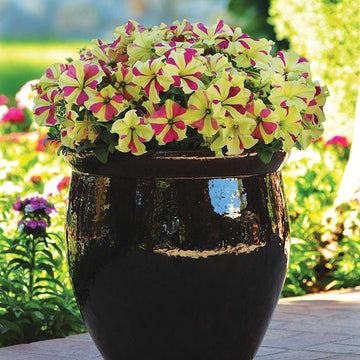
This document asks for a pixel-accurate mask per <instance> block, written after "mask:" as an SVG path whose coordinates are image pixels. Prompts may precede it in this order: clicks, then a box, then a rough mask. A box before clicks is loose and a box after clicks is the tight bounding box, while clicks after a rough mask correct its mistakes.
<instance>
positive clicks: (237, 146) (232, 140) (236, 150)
mask: <svg viewBox="0 0 360 360" xmlns="http://www.w3.org/2000/svg"><path fill="white" fill-rule="evenodd" d="M253 128H254V122H253V120H252V119H249V118H246V117H245V116H242V117H238V118H237V119H232V118H229V117H228V118H226V119H225V121H224V124H223V125H222V127H221V130H220V136H219V137H218V138H217V139H216V140H215V141H214V142H213V143H212V144H211V147H210V148H211V150H213V151H216V150H218V149H220V148H222V147H224V146H226V147H227V153H226V154H227V155H238V154H241V153H243V152H244V150H245V149H250V148H251V147H253V146H254V145H255V144H256V143H257V142H258V141H259V140H258V139H255V138H254V137H253V136H251V132H252V129H253Z"/></svg>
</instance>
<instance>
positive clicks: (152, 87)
mask: <svg viewBox="0 0 360 360" xmlns="http://www.w3.org/2000/svg"><path fill="white" fill-rule="evenodd" d="M164 67H165V65H164V63H163V62H162V59H161V58H158V59H151V60H149V61H146V62H144V63H142V62H141V61H138V62H137V63H136V64H135V65H134V67H133V74H134V78H133V82H134V83H135V84H137V85H139V86H141V87H142V88H143V89H144V91H145V93H146V95H147V96H148V97H149V99H150V100H151V101H153V102H154V103H157V102H160V97H159V93H160V91H167V90H169V87H170V85H171V84H172V83H173V80H172V79H171V77H170V76H169V75H167V74H164Z"/></svg>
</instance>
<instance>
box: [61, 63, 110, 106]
mask: <svg viewBox="0 0 360 360" xmlns="http://www.w3.org/2000/svg"><path fill="white" fill-rule="evenodd" d="M103 76H104V72H103V71H102V70H101V69H100V67H99V66H98V65H92V64H89V63H87V62H84V61H73V62H72V63H70V65H69V68H68V70H67V71H65V72H64V73H63V74H62V75H61V76H60V79H59V84H60V87H61V88H62V90H63V92H64V98H65V100H66V102H68V103H76V104H77V105H82V104H84V102H85V101H87V100H89V99H90V98H91V97H93V96H95V95H96V94H97V89H96V86H97V84H98V83H100V81H101V80H102V77H103Z"/></svg>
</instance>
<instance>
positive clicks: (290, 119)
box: [275, 106, 302, 151]
mask: <svg viewBox="0 0 360 360" xmlns="http://www.w3.org/2000/svg"><path fill="white" fill-rule="evenodd" d="M277 114H278V119H279V128H278V131H277V132H276V135H275V137H276V138H278V139H281V140H282V141H283V149H284V150H285V151H290V150H291V148H292V147H293V146H294V145H295V143H296V138H297V136H298V135H299V134H300V132H301V130H302V125H301V114H300V112H299V110H298V109H297V108H296V107H295V106H290V107H288V108H277Z"/></svg>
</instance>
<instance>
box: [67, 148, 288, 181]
mask: <svg viewBox="0 0 360 360" xmlns="http://www.w3.org/2000/svg"><path fill="white" fill-rule="evenodd" d="M288 156H289V153H287V152H285V151H277V152H275V153H274V154H273V156H272V159H271V160H270V162H269V163H268V164H264V163H263V162H262V161H261V159H260V157H259V155H258V154H257V153H256V152H247V153H243V154H240V155H228V156H224V157H216V156H214V153H213V152H212V151H211V150H209V149H199V150H182V151H181V150H166V151H157V150H151V151H148V152H147V153H146V154H144V155H141V156H135V155H132V154H130V153H121V152H115V153H114V154H110V156H109V159H108V162H107V163H105V164H103V163H101V162H100V161H99V160H98V159H97V158H96V155H95V152H94V151H89V152H86V153H84V154H81V155H80V154H77V153H76V152H68V153H67V154H66V155H65V156H64V158H65V161H66V162H67V163H68V164H69V165H70V167H71V168H72V170H73V171H75V172H77V173H81V174H87V175H103V176H109V177H112V176H114V177H123V178H140V177H141V178H176V179H191V178H206V179H211V178H221V177H223V178H226V177H239V176H240V177H248V176H256V175H263V174H268V173H274V172H277V171H280V170H281V168H282V166H283V165H284V163H285V162H286V160H287V158H288Z"/></svg>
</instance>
